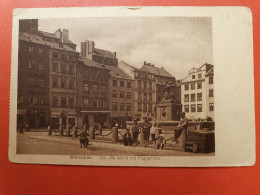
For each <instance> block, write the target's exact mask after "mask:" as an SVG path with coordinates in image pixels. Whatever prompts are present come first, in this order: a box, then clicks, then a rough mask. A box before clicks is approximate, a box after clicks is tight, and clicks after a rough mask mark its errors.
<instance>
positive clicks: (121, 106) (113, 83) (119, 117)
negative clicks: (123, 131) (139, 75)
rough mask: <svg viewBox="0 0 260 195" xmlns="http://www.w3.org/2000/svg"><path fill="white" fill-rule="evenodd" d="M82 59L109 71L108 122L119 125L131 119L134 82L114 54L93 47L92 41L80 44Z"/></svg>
mask: <svg viewBox="0 0 260 195" xmlns="http://www.w3.org/2000/svg"><path fill="white" fill-rule="evenodd" d="M81 53H82V57H85V58H87V59H89V60H92V61H94V62H96V63H98V64H100V65H101V66H103V67H105V68H106V69H107V70H109V75H110V77H109V80H108V96H107V97H108V105H109V110H110V122H111V123H112V122H113V121H117V122H118V123H119V125H121V124H122V123H124V122H125V121H126V120H130V119H131V118H133V112H134V103H133V96H134V95H133V94H134V81H133V79H132V77H131V76H130V75H128V74H127V73H126V72H125V71H124V70H123V69H122V68H120V67H119V66H118V59H117V57H116V53H115V52H110V51H106V50H102V49H98V48H96V47H95V43H94V42H93V41H85V42H82V43H81Z"/></svg>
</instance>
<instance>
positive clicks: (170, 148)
mask: <svg viewBox="0 0 260 195" xmlns="http://www.w3.org/2000/svg"><path fill="white" fill-rule="evenodd" d="M25 136H28V137H30V138H33V139H36V140H37V139H38V140H39V141H41V140H43V141H48V142H56V143H63V144H69V145H71V146H75V147H77V148H78V147H79V145H80V144H79V138H72V137H67V136H58V135H50V136H48V135H47V132H25ZM91 147H95V148H100V150H103V151H104V155H105V154H106V152H105V151H106V150H113V151H118V153H120V154H124V151H125V152H127V153H131V154H134V155H147V156H158V155H160V156H208V155H214V154H193V153H191V152H184V151H183V149H181V148H180V147H178V145H176V144H166V147H165V148H164V149H163V150H156V149H155V146H153V145H152V144H151V145H149V147H148V148H145V147H143V146H138V147H132V146H124V145H123V144H122V143H112V142H111V139H110V140H109V139H106V140H103V139H102V137H101V136H96V139H95V140H90V145H89V148H91ZM114 153H115V155H116V154H117V152H114Z"/></svg>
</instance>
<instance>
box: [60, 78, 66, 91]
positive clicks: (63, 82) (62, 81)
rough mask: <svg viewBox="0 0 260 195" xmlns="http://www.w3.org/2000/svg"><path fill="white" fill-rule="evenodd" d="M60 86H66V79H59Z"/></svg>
mask: <svg viewBox="0 0 260 195" xmlns="http://www.w3.org/2000/svg"><path fill="white" fill-rule="evenodd" d="M60 86H61V88H63V89H65V88H66V79H65V78H61V80H60Z"/></svg>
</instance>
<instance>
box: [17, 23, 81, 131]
mask: <svg viewBox="0 0 260 195" xmlns="http://www.w3.org/2000/svg"><path fill="white" fill-rule="evenodd" d="M19 43H21V48H20V49H19V53H20V54H19V55H20V57H19V68H18V72H19V73H18V74H19V75H20V76H18V78H19V79H21V80H22V83H24V84H25V85H23V84H22V85H21V86H18V91H20V92H18V99H20V101H19V102H23V103H18V107H20V105H19V104H21V106H22V104H24V105H25V106H24V107H26V108H27V111H26V114H27V116H28V117H27V118H29V125H31V126H39V127H41V126H42V127H46V125H47V123H51V124H55V126H56V127H57V126H58V124H59V125H60V126H61V125H62V126H63V128H68V126H69V124H71V125H75V124H76V122H77V114H76V65H77V61H78V52H76V45H75V44H74V43H73V42H71V41H70V40H69V32H68V30H66V29H64V30H63V31H61V30H60V29H58V30H57V31H56V32H55V33H48V32H43V31H40V30H38V20H22V21H20V35H19ZM24 72H26V73H24ZM25 74H26V76H25V77H24V75H25ZM24 87H25V88H28V90H29V89H30V90H31V91H28V90H27V91H26V90H23V88H24ZM22 113H24V111H22ZM19 114H20V113H19ZM19 114H18V115H19ZM33 116H34V117H33Z"/></svg>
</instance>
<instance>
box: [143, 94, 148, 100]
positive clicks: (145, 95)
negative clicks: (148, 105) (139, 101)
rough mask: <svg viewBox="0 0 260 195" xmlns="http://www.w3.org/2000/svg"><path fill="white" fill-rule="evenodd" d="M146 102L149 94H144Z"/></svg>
mask: <svg viewBox="0 0 260 195" xmlns="http://www.w3.org/2000/svg"><path fill="white" fill-rule="evenodd" d="M144 101H147V93H144Z"/></svg>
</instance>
